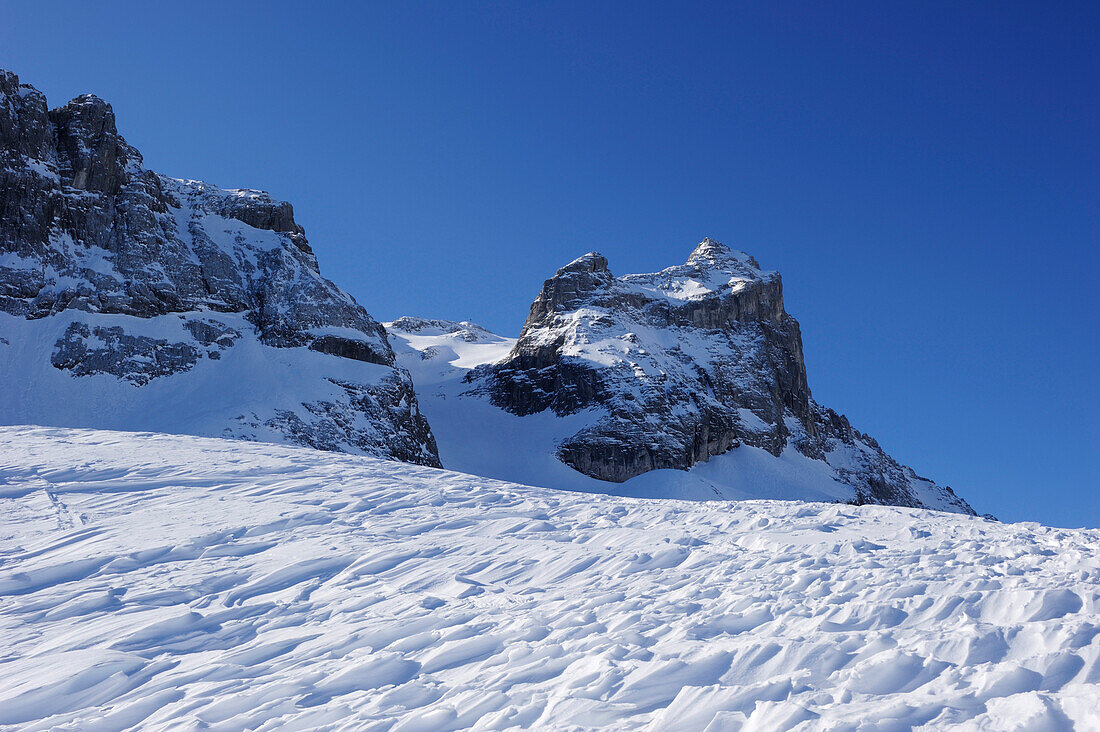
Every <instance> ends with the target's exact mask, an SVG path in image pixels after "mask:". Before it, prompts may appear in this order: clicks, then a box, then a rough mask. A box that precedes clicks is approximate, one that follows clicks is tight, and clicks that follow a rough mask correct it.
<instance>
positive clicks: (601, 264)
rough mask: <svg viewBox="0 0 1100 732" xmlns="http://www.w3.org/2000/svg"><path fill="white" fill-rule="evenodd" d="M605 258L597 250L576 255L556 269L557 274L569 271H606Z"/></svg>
mask: <svg viewBox="0 0 1100 732" xmlns="http://www.w3.org/2000/svg"><path fill="white" fill-rule="evenodd" d="M606 271H608V270H607V258H606V257H605V256H604V255H602V254H600V253H599V252H589V253H588V254H584V255H582V256H580V257H577V258H576V259H574V260H573V261H572V262H570V263H569V264H567V265H565V266H564V267H562V268H561V269H559V270H558V276H559V277H560V276H562V275H564V274H566V273H569V272H606Z"/></svg>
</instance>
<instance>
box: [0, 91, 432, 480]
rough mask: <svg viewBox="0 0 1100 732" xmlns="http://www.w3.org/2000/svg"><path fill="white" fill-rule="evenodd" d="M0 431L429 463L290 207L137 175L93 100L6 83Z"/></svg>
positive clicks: (373, 330)
mask: <svg viewBox="0 0 1100 732" xmlns="http://www.w3.org/2000/svg"><path fill="white" fill-rule="evenodd" d="M0 377H2V378H3V380H4V383H10V384H16V383H18V384H20V388H19V389H6V390H4V391H3V393H2V394H0V421H2V422H6V423H38V424H58V425H65V426H87V427H106V428H115V429H149V430H159V431H164V432H191V433H196V434H204V435H219V436H234V437H242V438H246V439H259V440H274V441H290V442H296V443H299V444H304V445H310V446H313V447H319V448H323V449H329V450H344V451H349V452H361V453H366V454H371V455H380V456H385V457H392V458H396V459H401V460H409V461H413V462H419V463H424V464H428V465H438V464H439V460H438V456H437V454H436V447H435V444H434V438H433V437H432V434H431V430H430V429H429V427H428V424H427V421H426V420H425V419H424V417H423V415H421V414H420V412H419V408H418V406H417V402H416V398H415V395H414V393H413V387H412V382H411V380H410V378H409V376H408V374H407V373H406V372H405V371H404V370H402V369H399V368H395V367H394V354H393V350H392V349H391V348H390V345H389V343H388V341H387V340H386V335H385V331H384V330H383V328H382V326H381V325H379V324H378V323H377V322H376V321H375V320H374V319H373V318H371V316H370V315H369V314H368V313H367V311H366V310H364V309H363V308H362V307H361V306H360V305H359V304H358V303H356V302H355V300H354V299H353V298H352V297H351V296H350V295H348V294H347V293H345V292H344V291H342V290H341V289H340V288H338V287H337V286H336V285H334V284H333V283H332V282H330V281H328V280H327V279H325V278H324V277H322V276H321V274H320V272H319V270H318V267H317V260H316V258H315V257H314V256H313V251H312V249H311V248H310V246H309V243H308V241H307V240H306V236H305V230H304V229H303V228H302V227H301V226H300V225H298V224H297V223H296V222H295V221H294V211H293V208H292V207H291V205H290V204H289V203H286V202H283V201H278V200H276V199H274V198H273V197H271V196H270V195H268V194H267V193H264V192H262V191H256V190H250V189H230V190H223V189H220V188H218V187H217V186H214V185H211V184H209V183H203V182H201V181H191V180H180V179H175V178H170V177H168V176H164V175H160V174H158V173H155V172H153V171H151V170H147V169H146V168H145V167H144V165H143V161H142V157H141V154H140V153H139V152H138V151H137V150H136V149H135V148H134V147H133V146H131V145H130V144H129V143H127V142H126V140H125V139H124V138H123V137H122V135H120V134H119V133H118V129H117V127H116V123H115V114H114V111H113V110H112V108H111V105H110V104H108V103H107V102H105V101H104V100H102V99H100V98H99V97H96V96H94V95H90V94H89V95H84V96H80V97H77V98H76V99H74V100H72V101H71V102H69V103H67V104H65V105H63V106H61V107H58V108H56V109H49V108H48V106H47V103H46V97H45V95H43V94H42V93H41V92H38V91H37V90H35V89H34V88H33V87H30V86H28V85H26V84H20V83H19V79H18V77H17V76H16V75H15V74H13V73H11V72H7V71H3V72H0Z"/></svg>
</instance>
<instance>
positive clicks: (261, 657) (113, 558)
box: [0, 427, 1100, 730]
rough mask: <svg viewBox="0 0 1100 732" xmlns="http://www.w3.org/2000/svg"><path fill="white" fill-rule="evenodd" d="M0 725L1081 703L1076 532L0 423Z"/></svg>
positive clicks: (585, 721) (1028, 716)
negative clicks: (562, 487) (549, 483)
mask: <svg viewBox="0 0 1100 732" xmlns="http://www.w3.org/2000/svg"><path fill="white" fill-rule="evenodd" d="M0 496H2V497H0V634H2V637H3V638H4V639H5V643H4V645H3V647H2V649H0V726H2V727H4V728H5V729H17V728H18V729H60V730H77V729H79V730H108V729H124V728H127V727H131V726H134V725H140V726H141V727H142V728H145V729H169V728H171V729H181V728H182V729H198V728H202V729H223V730H231V729H232V730H236V729H242V728H249V729H261V730H272V729H305V728H310V729H317V728H321V729H378V730H409V729H426V730H446V729H454V728H467V727H474V728H477V729H504V728H532V727H534V728H544V729H545V728H554V729H563V728H564V729H586V728H595V727H600V728H611V729H632V728H649V729H654V730H669V729H676V730H692V729H707V728H709V729H721V730H736V729H745V730H749V729H753V730H759V729H801V730H819V729H829V730H839V729H845V730H856V729H867V730H870V729H875V730H888V729H910V728H918V729H919V728H924V729H942V728H945V727H952V728H958V729H964V730H965V729H971V730H993V729H996V730H1001V729H1025V730H1043V729H1069V728H1071V727H1072V726H1073V725H1077V727H1078V728H1079V729H1096V728H1097V727H1098V726H1100V557H1098V556H1097V547H1098V546H1100V531H1095V530H1062V529H1052V528H1046V527H1042V526H1038V525H1035V524H1015V525H1005V524H999V523H995V522H990V521H987V520H984V519H980V518H975V517H969V516H961V515H949V514H937V513H930V512H927V511H922V510H917V509H905V508H893V507H883V506H864V507H854V506H847V505H839V504H824V503H818V504H812V503H798V502H771V501H744V502H736V503H722V502H707V503H701V502H683V501H674V500H657V501H652V500H651V501H639V500H634V499H631V498H622V497H610V496H598V495H580V494H576V493H568V492H555V491H551V490H545V489H539V488H531V487H525V486H521V485H515V484H507V483H501V482H496V481H493V480H488V479H484V478H478V477H473V476H470V475H463V474H459V473H453V472H447V471H442V470H436V469H431V468H425V467H419V466H414V465H408V464H402V463H395V462H386V461H381V460H377V459H373V458H368V457H358V456H352V455H343V454H335V453H325V452H320V451H314V450H309V449H304V448H296V447H291V446H283V445H272V444H262V443H242V442H235V441H224V440H217V439H206V438H198V437H183V436H167V435H160V434H147V433H120V432H105V431H92V430H75V429H59V428H43V427H2V428H0Z"/></svg>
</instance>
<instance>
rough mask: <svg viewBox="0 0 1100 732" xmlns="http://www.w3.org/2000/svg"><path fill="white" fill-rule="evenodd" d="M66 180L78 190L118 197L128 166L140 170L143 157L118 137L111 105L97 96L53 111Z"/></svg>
mask: <svg viewBox="0 0 1100 732" xmlns="http://www.w3.org/2000/svg"><path fill="white" fill-rule="evenodd" d="M49 115H50V121H51V122H52V123H53V125H54V127H55V128H56V134H57V152H58V164H59V167H60V173H61V176H62V180H63V181H64V182H65V184H66V185H69V186H71V187H73V188H76V189H78V190H86V191H96V192H100V193H107V194H114V193H117V192H118V190H119V188H121V187H122V184H123V183H124V182H125V180H126V178H127V167H128V166H130V165H133V166H135V167H138V168H140V166H141V162H142V161H141V154H140V153H138V151H137V150H135V149H134V148H133V147H131V146H130V145H129V144H128V143H127V142H126V140H124V139H123V138H122V136H121V135H119V134H118V129H117V128H116V127H115V112H114V110H113V109H112V108H111V105H110V104H108V103H107V102H105V101H103V100H102V99H100V98H99V97H97V96H95V95H94V94H85V95H84V96H81V97H77V98H76V99H74V100H72V101H71V102H69V103H68V104H66V105H65V106H63V107H60V108H58V109H54V110H51V111H50V113H49Z"/></svg>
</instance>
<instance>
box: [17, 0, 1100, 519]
mask: <svg viewBox="0 0 1100 732" xmlns="http://www.w3.org/2000/svg"><path fill="white" fill-rule="evenodd" d="M1098 38H1100V5H1098V4H1097V3H1095V2H1078V3H1074V2H1059V3H1047V2H1035V3H1015V2H1008V3H1001V2H996V3H992V2H991V3H987V4H980V3H947V2H943V3H927V2H913V3H899V2H890V3H882V2H877V1H875V2H845V3H834V2H821V3H798V2H794V3H772V2H760V3H746V4H731V3H715V4H699V5H683V4H680V3H665V4H660V5H659V4H653V5H649V4H645V3H618V4H615V3H590V2H576V3H527V2H518V3H513V2H501V3H489V4H483V3H464V2H463V3H424V4H404V3H358V2H356V3H350V2H349V3H308V4H307V3H289V2H265V3H235V2H234V3H227V2H218V3H204V2H188V3H148V2H140V3H138V2H134V3H111V2H108V3H87V2H73V3H58V2H47V1H45V0H33V1H29V2H28V1H23V0H5V2H4V3H3V5H0V67H4V68H8V69H11V70H13V71H15V72H16V73H18V74H19V75H20V76H21V77H22V78H23V80H24V81H26V82H29V83H32V84H34V85H36V86H38V87H39V88H40V89H42V90H43V91H45V92H46V94H47V96H48V97H49V99H50V101H51V104H54V105H58V104H61V103H63V102H65V101H66V100H67V99H69V98H71V97H72V96H75V95H77V94H80V93H85V92H94V93H96V94H99V95H100V96H102V97H104V98H105V99H107V100H108V101H110V102H111V103H112V104H113V105H114V108H115V111H116V113H117V116H118V119H119V127H120V129H121V131H122V132H123V134H125V135H126V137H127V138H128V139H129V140H130V142H132V143H133V144H134V145H136V146H137V147H138V148H139V149H141V150H142V151H143V153H144V155H145V160H146V163H147V165H148V166H149V167H152V168H154V169H156V170H158V171H161V172H164V173H167V174H169V175H174V176H180V177H191V178H201V179H204V180H209V181H211V182H214V183H217V184H219V185H222V186H230V187H236V186H243V187H255V188H263V189H266V190H269V191H271V192H272V193H273V194H274V195H276V196H278V197H280V198H285V199H288V200H290V201H291V202H292V203H293V204H294V207H295V211H296V215H297V219H298V221H299V222H300V223H301V224H303V225H304V226H305V227H306V231H307V234H308V235H309V238H310V241H311V242H312V244H313V245H314V248H315V249H316V251H317V254H318V258H319V260H320V262H321V268H322V271H323V272H324V273H325V274H326V275H327V276H328V277H330V278H331V279H333V280H335V281H336V282H337V283H338V284H340V285H342V286H343V287H344V288H345V289H347V290H349V291H350V292H351V293H352V294H354V295H355V296H356V297H357V298H358V299H359V300H360V301H361V302H362V303H363V304H364V305H365V306H366V307H367V309H368V310H370V311H371V312H372V313H373V314H374V315H375V316H376V317H378V318H379V319H391V318H394V317H396V316H399V315H403V314H413V315H423V316H435V317H444V318H452V319H470V320H474V321H478V322H480V323H482V324H483V325H485V326H487V327H490V328H492V329H494V330H497V331H499V332H502V333H507V334H513V335H514V334H516V333H518V331H519V328H520V326H521V325H522V323H523V319H524V317H525V315H526V312H527V309H528V306H529V304H530V301H531V300H532V298H533V297H534V296H535V294H536V293H537V292H538V289H539V286H540V285H541V283H542V280H543V279H544V278H546V277H548V276H550V275H551V274H552V273H553V272H554V270H555V269H556V268H557V267H559V266H561V265H562V264H565V263H566V262H568V261H569V260H571V259H572V258H574V257H576V256H577V255H579V254H582V253H584V252H586V251H589V250H598V251H600V252H602V253H603V254H605V255H606V256H607V257H608V259H609V260H610V262H611V267H612V271H614V272H616V273H620V274H621V273H626V272H644V271H652V270H655V269H659V268H662V267H664V266H667V265H670V264H675V263H679V262H681V261H683V260H684V259H685V258H686V256H687V254H688V253H689V252H690V250H691V249H692V247H693V246H694V244H695V243H696V242H698V241H699V240H700V239H702V238H703V236H706V235H709V236H711V237H714V238H716V239H718V240H720V241H723V242H725V243H727V244H729V245H731V246H735V247H738V248H741V249H745V250H747V251H749V252H751V253H753V254H754V255H755V256H756V257H757V258H758V259H759V260H760V262H761V263H762V264H763V265H764V266H766V267H769V268H774V269H779V270H780V271H781V272H782V273H783V275H784V279H785V283H786V295H787V308H788V310H789V311H790V312H791V313H793V314H794V315H795V316H796V317H797V318H798V319H799V320H800V321H801V323H802V328H803V335H804V338H805V347H806V349H805V350H806V361H807V367H808V369H809V375H810V386H811V388H812V390H813V392H814V395H815V397H816V398H817V399H818V400H819V401H821V402H822V403H824V404H827V405H829V406H832V407H834V408H836V409H837V410H838V411H841V412H844V413H845V414H847V415H848V416H849V417H850V418H851V420H852V422H853V424H854V425H856V426H857V427H858V428H860V429H862V430H864V431H866V432H869V433H871V434H873V435H874V436H876V437H877V438H878V439H879V440H880V442H881V443H882V444H883V445H884V446H885V447H886V448H887V449H888V450H889V451H891V452H892V453H893V454H894V455H896V456H897V457H899V458H900V459H901V460H902V461H904V462H906V463H908V464H911V465H912V466H914V467H915V468H916V469H917V471H918V472H920V473H922V474H926V475H929V476H931V477H933V478H935V479H936V480H938V481H939V482H941V483H947V484H949V485H951V486H953V487H955V488H956V490H957V491H958V492H959V493H960V494H961V495H963V496H965V497H966V498H967V499H969V500H970V501H971V502H972V503H973V505H974V506H975V507H976V508H977V509H978V510H979V511H991V512H993V513H995V514H997V515H998V516H1000V517H1001V518H1003V519H1007V520H1037V521H1042V522H1045V523H1051V524H1054V525H1061V526H1079V525H1088V526H1100V429H1098V426H1097V425H1098V423H1100V398H1098V389H1097V379H1096V372H1097V364H1098V363H1100V338H1098V336H1097V329H1098V323H1100V317H1098V315H1100V312H1098V311H1100V307H1098V299H1100V296H1098V294H1097V288H1098V286H1100V253H1098V244H1100V206H1098V200H1100V199H1098V197H1100V141H1098V140H1100V129H1098V127H1100V93H1098V89H1100V50H1098V49H1100V43H1098V41H1097V39H1098Z"/></svg>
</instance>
